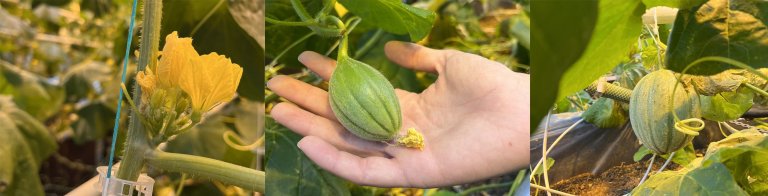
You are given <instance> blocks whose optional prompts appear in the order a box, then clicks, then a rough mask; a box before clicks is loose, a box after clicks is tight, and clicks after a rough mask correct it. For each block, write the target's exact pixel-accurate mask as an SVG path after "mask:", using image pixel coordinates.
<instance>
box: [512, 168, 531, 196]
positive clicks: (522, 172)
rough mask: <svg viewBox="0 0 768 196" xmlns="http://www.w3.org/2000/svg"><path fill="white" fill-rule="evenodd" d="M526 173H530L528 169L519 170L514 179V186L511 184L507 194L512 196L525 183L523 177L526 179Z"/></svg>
mask: <svg viewBox="0 0 768 196" xmlns="http://www.w3.org/2000/svg"><path fill="white" fill-rule="evenodd" d="M526 173H528V170H520V171H519V172H517V177H515V180H513V181H512V186H509V191H508V192H507V196H511V195H512V194H513V193H515V191H516V190H517V189H518V188H520V185H521V184H522V183H523V179H525V174H526Z"/></svg>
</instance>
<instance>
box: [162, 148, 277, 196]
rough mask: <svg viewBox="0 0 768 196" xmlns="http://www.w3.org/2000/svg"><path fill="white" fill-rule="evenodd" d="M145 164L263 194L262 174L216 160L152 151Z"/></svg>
mask: <svg viewBox="0 0 768 196" xmlns="http://www.w3.org/2000/svg"><path fill="white" fill-rule="evenodd" d="M147 163H148V164H149V165H150V166H152V167H155V168H158V169H162V170H165V171H172V172H184V173H188V174H191V175H193V176H198V177H204V178H209V179H212V180H216V181H219V182H223V183H226V184H230V185H234V186H238V187H240V188H243V189H246V190H250V191H256V192H261V193H263V192H264V178H265V174H264V172H262V171H258V170H255V169H250V168H247V167H243V166H239V165H235V164H231V163H227V162H224V161H220V160H216V159H211V158H205V157H199V156H194V155H186V154H178V153H169V152H163V151H160V150H154V151H152V152H151V153H147Z"/></svg>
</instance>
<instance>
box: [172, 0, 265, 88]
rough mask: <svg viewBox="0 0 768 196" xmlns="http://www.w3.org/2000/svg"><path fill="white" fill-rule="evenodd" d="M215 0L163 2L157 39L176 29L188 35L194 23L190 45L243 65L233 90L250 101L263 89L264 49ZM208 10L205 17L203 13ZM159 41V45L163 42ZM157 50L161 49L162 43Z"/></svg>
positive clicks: (225, 8)
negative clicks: (237, 85)
mask: <svg viewBox="0 0 768 196" xmlns="http://www.w3.org/2000/svg"><path fill="white" fill-rule="evenodd" d="M219 2H220V1H219V0H197V1H194V3H191V2H190V1H188V0H165V1H163V20H162V27H163V28H162V31H161V35H162V36H161V38H162V39H161V40H163V41H164V39H165V35H168V34H170V33H171V32H173V31H178V32H179V36H180V37H189V36H190V34H192V31H193V30H194V29H195V27H196V26H197V25H200V27H199V29H198V30H197V31H196V32H195V34H194V35H193V36H192V39H193V41H192V45H194V46H195V49H197V51H198V53H200V54H208V53H211V52H216V53H219V54H223V55H225V56H227V57H229V58H231V59H232V62H233V63H237V64H238V65H240V66H241V67H243V77H242V79H240V86H239V87H238V88H237V92H238V93H239V95H240V96H242V97H245V98H248V99H251V100H263V99H264V91H263V90H261V89H262V88H263V86H264V79H263V78H264V77H263V76H264V68H263V67H264V49H262V48H261V47H260V46H259V44H258V43H257V42H256V40H255V39H254V38H253V37H251V36H250V35H249V34H248V33H247V32H246V31H245V30H243V29H242V28H240V25H238V24H237V22H235V19H234V18H233V17H232V15H231V14H230V13H229V9H228V3H227V2H224V3H223V4H222V5H221V6H220V7H218V8H217V9H216V10H213V8H216V4H217V3H219ZM211 11H213V12H212V14H211V15H210V17H208V18H207V20H204V18H206V15H207V14H208V13H209V12H211ZM163 41H161V44H163ZM160 46H161V49H162V45H160Z"/></svg>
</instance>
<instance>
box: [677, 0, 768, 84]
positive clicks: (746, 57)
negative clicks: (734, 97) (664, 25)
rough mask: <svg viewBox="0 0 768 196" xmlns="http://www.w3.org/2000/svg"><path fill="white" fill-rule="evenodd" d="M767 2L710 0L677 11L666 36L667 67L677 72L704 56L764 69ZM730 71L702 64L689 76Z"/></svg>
mask: <svg viewBox="0 0 768 196" xmlns="http://www.w3.org/2000/svg"><path fill="white" fill-rule="evenodd" d="M766 6H768V2H765V1H750V0H731V1H725V0H710V1H708V2H707V3H705V4H703V5H701V6H697V7H694V8H692V9H690V10H680V11H679V12H678V14H677V19H675V24H674V28H673V29H672V34H671V35H670V37H669V48H668V49H669V50H668V51H667V68H669V69H671V70H673V71H676V72H681V71H682V70H683V69H685V67H686V66H687V65H688V64H690V63H691V62H693V61H695V60H697V59H699V58H701V57H706V56H722V57H728V58H731V59H734V60H737V61H741V62H743V63H746V64H747V65H750V66H752V67H768V56H767V55H764V54H766V53H768V26H766V24H768V8H766ZM732 68H734V67H733V66H731V65H728V64H725V63H720V62H713V61H710V62H704V63H702V64H699V65H698V66H694V67H691V68H690V69H689V70H688V73H690V74H703V75H711V74H715V73H718V72H721V71H723V70H726V69H732Z"/></svg>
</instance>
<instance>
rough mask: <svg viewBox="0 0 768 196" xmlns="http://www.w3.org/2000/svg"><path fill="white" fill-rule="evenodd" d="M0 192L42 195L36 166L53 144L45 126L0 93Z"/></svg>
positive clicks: (47, 154) (51, 148)
mask: <svg viewBox="0 0 768 196" xmlns="http://www.w3.org/2000/svg"><path fill="white" fill-rule="evenodd" d="M0 125H2V126H0V143H2V145H0V157H2V159H0V195H43V186H42V184H41V182H40V178H39V176H38V174H37V173H38V169H39V168H40V164H42V162H43V160H45V158H47V157H48V156H49V155H51V153H53V152H55V151H56V148H57V145H56V141H55V140H54V138H53V136H52V135H51V134H50V133H49V132H48V130H47V129H46V128H45V126H43V125H42V123H40V122H39V121H37V120H35V119H34V118H33V117H32V116H31V115H29V114H27V113H26V112H25V111H23V110H20V109H19V108H17V107H16V106H15V104H14V103H13V101H11V98H10V97H8V96H0Z"/></svg>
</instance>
